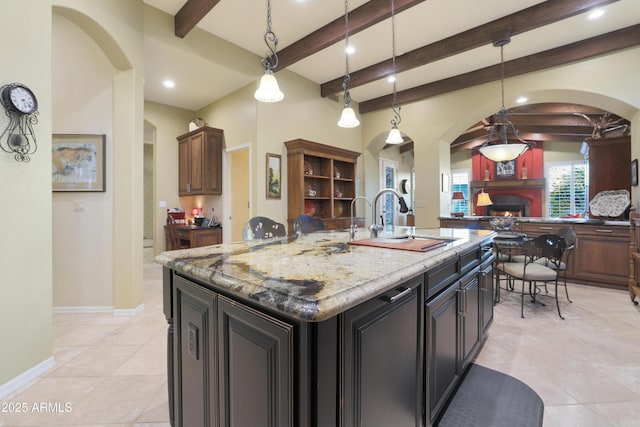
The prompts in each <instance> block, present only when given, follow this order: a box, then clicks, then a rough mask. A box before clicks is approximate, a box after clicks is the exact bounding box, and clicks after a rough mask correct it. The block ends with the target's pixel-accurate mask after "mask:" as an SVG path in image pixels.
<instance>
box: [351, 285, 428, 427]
mask: <svg viewBox="0 0 640 427" xmlns="http://www.w3.org/2000/svg"><path fill="white" fill-rule="evenodd" d="M421 285H422V277H420V278H419V279H414V280H412V281H409V282H407V283H405V284H403V285H402V286H400V287H398V288H395V289H394V290H393V291H391V292H389V293H386V294H384V295H382V296H380V297H378V298H375V299H373V300H371V301H369V302H367V303H364V304H362V305H360V306H358V307H356V308H354V309H352V310H349V311H348V312H346V313H345V314H344V317H343V327H342V330H343V340H342V341H343V343H344V351H343V354H342V357H343V366H344V377H343V391H342V395H343V396H344V403H345V404H344V411H343V421H342V424H341V425H342V426H350V427H351V426H352V427H356V426H367V427H389V426H421V425H422V398H421V396H422V388H423V385H422V384H423V382H422V380H421V378H422V372H423V371H422V365H423V362H422V360H423V357H422V347H423V340H422V301H423V298H422V297H421V295H422V293H421V289H422V286H421Z"/></svg>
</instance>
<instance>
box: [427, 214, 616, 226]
mask: <svg viewBox="0 0 640 427" xmlns="http://www.w3.org/2000/svg"><path fill="white" fill-rule="evenodd" d="M493 218H503V217H499V216H497V217H496V216H462V217H448V216H442V217H440V218H439V219H453V220H460V221H483V220H490V219H493ZM512 218H514V219H515V220H516V221H518V222H531V223H538V222H544V223H550V224H593V225H622V226H629V221H608V220H604V219H600V218H551V217H531V216H524V217H519V216H518V217H512Z"/></svg>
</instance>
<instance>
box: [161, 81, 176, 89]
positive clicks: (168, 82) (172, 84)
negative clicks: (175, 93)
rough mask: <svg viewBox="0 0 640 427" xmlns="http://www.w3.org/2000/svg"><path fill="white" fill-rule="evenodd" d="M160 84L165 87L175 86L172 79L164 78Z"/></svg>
mask: <svg viewBox="0 0 640 427" xmlns="http://www.w3.org/2000/svg"><path fill="white" fill-rule="evenodd" d="M162 84H163V85H164V87H167V88H173V87H175V86H176V84H175V83H174V82H173V80H165V81H163V82H162Z"/></svg>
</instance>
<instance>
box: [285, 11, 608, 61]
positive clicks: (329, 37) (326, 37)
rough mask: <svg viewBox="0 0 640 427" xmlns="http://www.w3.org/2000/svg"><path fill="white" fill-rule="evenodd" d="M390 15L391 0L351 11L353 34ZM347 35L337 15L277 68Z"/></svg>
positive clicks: (297, 43) (297, 44) (293, 48)
mask: <svg viewBox="0 0 640 427" xmlns="http://www.w3.org/2000/svg"><path fill="white" fill-rule="evenodd" d="M424 1H425V0H396V1H395V13H400V12H402V11H403V10H406V9H409V8H411V7H413V6H415V5H417V4H420V3H422V2H424ZM590 1H594V0H590ZM615 1H617V0H615ZM389 17H391V2H390V1H389V0H370V1H368V2H367V3H365V4H363V5H362V6H360V7H358V8H356V9H354V10H352V11H349V35H353V34H357V33H359V32H360V31H362V30H366V29H367V28H369V27H371V26H373V25H375V24H377V23H378V22H381V21H384V20H385V19H387V18H389ZM344 36H345V34H344V15H342V16H340V18H336V19H335V20H333V21H331V22H330V23H328V24H327V25H325V26H324V27H322V28H320V29H318V30H316V31H314V32H313V33H311V34H308V35H306V36H305V37H303V38H301V39H300V40H297V41H295V42H293V43H292V44H290V45H289V46H287V47H285V48H284V49H282V50H281V51H280V52H278V67H277V69H279V70H281V69H283V68H286V67H288V66H289V65H291V64H294V63H296V62H298V61H300V60H302V59H304V58H306V57H307V56H311V55H313V54H314V53H317V52H319V51H321V50H322V49H324V48H326V47H328V46H331V45H332V44H334V43H337V42H339V41H340V40H343V39H344Z"/></svg>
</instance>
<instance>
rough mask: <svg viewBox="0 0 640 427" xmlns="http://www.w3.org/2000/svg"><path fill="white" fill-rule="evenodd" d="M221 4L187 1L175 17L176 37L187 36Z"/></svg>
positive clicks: (195, 0) (204, 0)
mask: <svg viewBox="0 0 640 427" xmlns="http://www.w3.org/2000/svg"><path fill="white" fill-rule="evenodd" d="M219 2H220V0H187V2H186V3H185V4H184V5H183V6H182V7H181V8H180V10H179V11H178V13H176V16H174V17H173V27H174V33H175V35H176V36H177V37H180V38H183V37H184V36H186V35H187V33H189V31H191V30H193V29H194V28H195V26H196V25H198V22H200V20H201V19H202V18H204V17H205V15H206V14H207V13H209V12H211V9H213V8H214V7H215V5H217V4H218V3H219Z"/></svg>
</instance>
